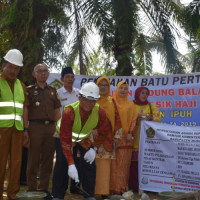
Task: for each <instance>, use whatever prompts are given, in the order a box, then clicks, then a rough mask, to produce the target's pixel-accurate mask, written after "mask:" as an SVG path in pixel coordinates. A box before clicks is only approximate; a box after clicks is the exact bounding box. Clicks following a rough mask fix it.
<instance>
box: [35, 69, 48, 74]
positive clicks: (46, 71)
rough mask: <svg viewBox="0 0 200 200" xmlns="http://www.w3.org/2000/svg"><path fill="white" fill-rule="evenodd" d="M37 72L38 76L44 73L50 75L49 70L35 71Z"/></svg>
mask: <svg viewBox="0 0 200 200" xmlns="http://www.w3.org/2000/svg"><path fill="white" fill-rule="evenodd" d="M35 72H37V73H38V74H42V73H48V72H49V70H47V69H44V70H42V69H39V70H37V71H35Z"/></svg>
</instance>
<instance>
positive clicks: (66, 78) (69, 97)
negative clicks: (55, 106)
mask: <svg viewBox="0 0 200 200" xmlns="http://www.w3.org/2000/svg"><path fill="white" fill-rule="evenodd" d="M61 81H62V82H63V87H62V88H60V89H58V90H57V92H58V96H59V98H60V101H61V105H62V107H61V115H62V112H63V109H64V107H65V106H66V105H68V104H71V103H73V102H76V101H78V95H79V89H77V88H73V84H74V81H75V76H74V72H73V69H72V68H71V67H65V68H63V69H62V72H61ZM73 154H74V157H75V159H76V157H77V156H76V155H77V152H76V149H73ZM68 179H69V177H68V164H67V161H66V158H65V157H64V155H63V152H62V147H61V144H60V139H59V137H58V138H56V163H55V167H54V173H53V188H52V195H53V197H54V198H53V200H64V196H65V193H66V190H67V188H68ZM70 189H71V191H72V192H73V184H71V188H70Z"/></svg>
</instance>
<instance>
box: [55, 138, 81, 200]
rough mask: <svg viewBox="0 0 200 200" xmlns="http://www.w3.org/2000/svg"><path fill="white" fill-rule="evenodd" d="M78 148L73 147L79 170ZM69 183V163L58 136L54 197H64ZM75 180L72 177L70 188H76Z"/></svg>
mask: <svg viewBox="0 0 200 200" xmlns="http://www.w3.org/2000/svg"><path fill="white" fill-rule="evenodd" d="M77 150H78V149H77V148H76V147H74V148H73V158H74V162H75V165H76V167H77V170H78V172H79V158H78V157H77ZM68 185H69V176H68V163H67V160H66V158H65V156H64V154H63V151H62V147H61V143H60V139H59V138H56V163H55V167H54V172H53V186H52V195H53V197H54V198H60V199H64V196H65V193H66V190H67V189H68ZM75 189H76V188H75V181H74V180H72V179H71V184H70V190H71V191H72V190H75Z"/></svg>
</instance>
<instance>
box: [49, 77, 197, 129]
mask: <svg viewBox="0 0 200 200" xmlns="http://www.w3.org/2000/svg"><path fill="white" fill-rule="evenodd" d="M75 78H76V79H75V83H74V87H76V88H81V86H82V85H83V84H84V83H86V82H90V81H91V82H94V81H95V80H96V79H97V77H96V76H85V75H76V76H75ZM108 78H109V79H110V82H111V95H112V94H113V93H114V91H115V88H116V85H117V83H118V82H119V81H121V80H124V81H127V83H128V84H129V99H131V100H133V99H134V94H135V90H136V89H137V88H138V87H140V86H146V87H148V88H149V91H150V95H149V98H148V99H149V101H151V102H154V103H155V105H156V107H157V108H158V110H159V111H160V113H161V116H162V122H165V123H168V124H174V125H179V126H200V120H199V111H200V87H199V85H200V73H193V74H176V75H162V76H108ZM47 82H48V83H49V84H51V85H53V86H55V87H56V88H59V87H61V86H62V82H61V81H60V74H54V73H52V74H50V76H49V79H48V80H47Z"/></svg>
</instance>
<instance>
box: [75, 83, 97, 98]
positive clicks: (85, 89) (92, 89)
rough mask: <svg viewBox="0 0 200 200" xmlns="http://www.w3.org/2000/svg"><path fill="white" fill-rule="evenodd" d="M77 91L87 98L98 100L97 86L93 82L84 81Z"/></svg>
mask: <svg viewBox="0 0 200 200" xmlns="http://www.w3.org/2000/svg"><path fill="white" fill-rule="evenodd" d="M79 93H80V94H81V95H83V96H84V97H85V98H87V99H89V100H98V99H99V98H100V95H99V87H98V86H97V85H96V84H95V83H93V82H89V83H85V84H84V85H83V86H82V87H81V90H80V91H79Z"/></svg>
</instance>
